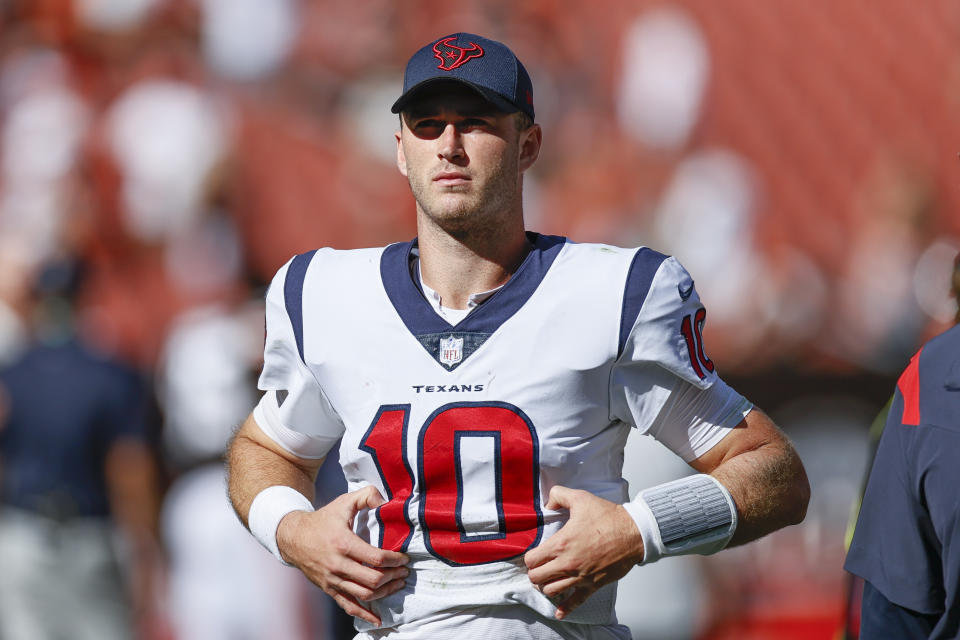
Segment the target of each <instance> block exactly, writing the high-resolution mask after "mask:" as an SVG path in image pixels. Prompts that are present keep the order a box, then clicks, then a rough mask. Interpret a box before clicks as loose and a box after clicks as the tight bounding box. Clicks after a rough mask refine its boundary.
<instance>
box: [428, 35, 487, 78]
mask: <svg viewBox="0 0 960 640" xmlns="http://www.w3.org/2000/svg"><path fill="white" fill-rule="evenodd" d="M456 39H457V38H456V36H453V37H450V38H444V39H443V40H437V42H436V44H434V45H433V54H434V55H435V56H436V58H437V60H439V61H440V64H439V65H437V69H440V70H442V71H453V70H454V69H456V68H457V67H459V66H461V65H463V64H464V63H466V62H467V61H468V60H472V59H473V58H479V57H480V56H482V55H483V49H482V48H480V45H478V44H477V43H476V42H471V43H470V48H469V49H464V48H463V47H458V46H457V45H455V44H451V42H453V41H454V40H456Z"/></svg>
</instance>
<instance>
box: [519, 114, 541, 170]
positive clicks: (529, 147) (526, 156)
mask: <svg viewBox="0 0 960 640" xmlns="http://www.w3.org/2000/svg"><path fill="white" fill-rule="evenodd" d="M542 142H543V131H542V130H541V129H540V125H538V124H534V125H532V126H531V127H530V128H529V129H527V130H526V131H521V132H520V145H519V146H520V162H519V166H520V172H521V173H522V172H524V171H526V170H527V169H529V168H530V167H532V166H533V163H534V162H536V161H537V158H538V157H540V145H541V144H542Z"/></svg>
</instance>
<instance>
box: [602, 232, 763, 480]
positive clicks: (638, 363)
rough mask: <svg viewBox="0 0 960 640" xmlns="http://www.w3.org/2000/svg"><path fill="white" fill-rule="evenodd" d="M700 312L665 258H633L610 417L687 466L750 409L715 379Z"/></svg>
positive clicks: (679, 270) (676, 267) (684, 279)
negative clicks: (655, 442) (650, 438)
mask: <svg viewBox="0 0 960 640" xmlns="http://www.w3.org/2000/svg"><path fill="white" fill-rule="evenodd" d="M705 321H706V309H705V308H704V306H703V304H701V302H700V297H699V296H698V295H697V292H696V289H695V288H694V283H693V279H692V278H691V277H690V274H689V273H687V271H686V269H684V268H683V266H682V265H681V264H680V263H679V261H677V260H676V258H673V257H667V256H663V255H662V254H658V253H656V252H654V251H651V250H649V249H640V250H639V251H638V253H637V256H636V258H635V259H634V261H633V264H632V265H631V267H630V272H629V275H628V277H627V282H626V286H625V292H624V302H623V310H622V316H621V332H620V344H619V350H620V352H619V356H618V358H617V361H616V362H615V363H614V367H613V371H612V372H611V377H610V410H611V418H613V419H616V420H620V421H622V422H625V423H627V424H631V425H634V426H636V427H637V428H638V429H639V430H640V432H641V433H645V434H648V435H651V436H653V437H654V438H656V439H657V440H659V441H660V442H662V443H663V444H664V445H665V446H667V447H668V448H669V449H670V450H672V451H673V452H674V453H676V454H677V455H679V456H680V457H681V458H683V459H684V460H685V461H687V462H689V461H691V460H693V459H695V458H697V457H699V456H701V455H703V454H704V453H706V452H707V451H709V450H710V449H711V448H712V447H713V446H714V445H715V444H717V443H718V442H719V441H720V440H721V439H723V437H724V436H725V435H726V434H727V433H728V432H729V430H730V429H732V428H733V427H735V426H736V425H737V424H738V423H739V422H740V421H741V420H742V419H743V417H744V416H745V415H746V414H747V413H749V411H750V410H751V409H752V408H753V405H752V404H751V403H750V402H749V401H747V400H746V399H745V398H744V397H743V396H741V395H740V394H738V393H737V392H736V391H734V390H733V389H731V388H730V387H729V386H727V385H726V384H725V383H724V382H723V380H721V379H720V378H719V376H718V375H717V372H716V367H715V366H714V364H713V362H712V361H711V360H710V359H709V358H708V357H707V355H706V351H705V350H704V346H703V337H702V335H703V325H704V322H705Z"/></svg>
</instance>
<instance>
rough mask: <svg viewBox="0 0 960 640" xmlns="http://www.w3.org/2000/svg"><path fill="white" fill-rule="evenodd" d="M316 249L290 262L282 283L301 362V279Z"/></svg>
mask: <svg viewBox="0 0 960 640" xmlns="http://www.w3.org/2000/svg"><path fill="white" fill-rule="evenodd" d="M316 252H317V250H316V249H314V250H313V251H308V252H307V253H301V254H300V255H298V256H296V257H295V258H294V259H293V260H291V261H290V267H289V268H288V269H287V277H286V278H285V279H284V281H283V303H284V305H286V307H287V316H289V318H290V325H291V326H292V327H293V337H294V339H295V340H296V341H297V352H298V353H299V354H300V359H301V360H303V279H304V278H305V277H306V275H307V267H309V266H310V261H311V260H312V259H313V256H314V254H315V253H316Z"/></svg>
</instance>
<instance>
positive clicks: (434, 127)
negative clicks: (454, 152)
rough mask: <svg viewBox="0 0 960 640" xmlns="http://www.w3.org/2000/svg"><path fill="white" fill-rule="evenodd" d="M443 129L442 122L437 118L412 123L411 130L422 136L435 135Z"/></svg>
mask: <svg viewBox="0 0 960 640" xmlns="http://www.w3.org/2000/svg"><path fill="white" fill-rule="evenodd" d="M442 130H443V123H441V122H440V121H439V120H420V121H418V122H416V123H414V125H413V131H414V132H415V133H416V134H417V135H419V136H423V137H433V138H435V137H437V136H439V135H440V132H441V131H442Z"/></svg>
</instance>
